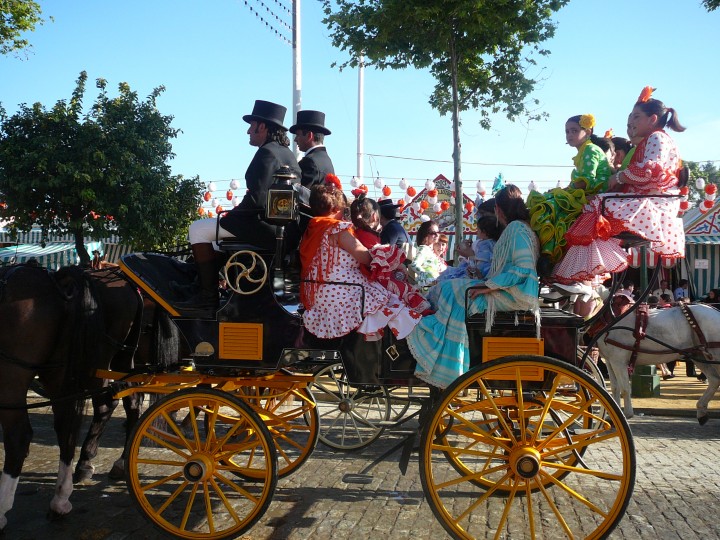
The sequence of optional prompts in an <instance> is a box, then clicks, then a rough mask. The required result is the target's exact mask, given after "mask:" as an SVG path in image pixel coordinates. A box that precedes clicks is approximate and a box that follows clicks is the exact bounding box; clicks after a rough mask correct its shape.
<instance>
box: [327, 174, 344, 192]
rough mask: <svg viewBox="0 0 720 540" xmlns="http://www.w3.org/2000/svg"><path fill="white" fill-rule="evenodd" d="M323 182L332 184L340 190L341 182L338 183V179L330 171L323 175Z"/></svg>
mask: <svg viewBox="0 0 720 540" xmlns="http://www.w3.org/2000/svg"><path fill="white" fill-rule="evenodd" d="M325 183H326V184H332V185H333V186H335V187H336V188H338V189H339V190H340V191H342V184H341V183H340V179H339V178H338V177H337V176H335V175H334V174H332V173H328V174H326V175H325Z"/></svg>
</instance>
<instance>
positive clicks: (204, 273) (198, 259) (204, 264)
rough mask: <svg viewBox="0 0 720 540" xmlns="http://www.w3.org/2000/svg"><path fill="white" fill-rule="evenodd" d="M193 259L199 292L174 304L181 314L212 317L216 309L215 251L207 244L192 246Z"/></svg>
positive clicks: (217, 281) (216, 275) (216, 273)
mask: <svg viewBox="0 0 720 540" xmlns="http://www.w3.org/2000/svg"><path fill="white" fill-rule="evenodd" d="M192 252H193V257H194V258H195V266H197V272H198V282H199V283H200V290H199V291H198V292H197V293H195V294H194V295H193V296H191V297H190V298H189V299H187V300H183V301H182V302H175V307H176V308H178V309H179V310H180V311H182V312H183V313H191V314H194V315H199V316H202V317H214V316H215V313H216V312H217V309H218V298H219V297H218V284H219V280H218V269H217V266H216V264H215V250H214V249H213V245H212V244H209V243H202V244H193V245H192Z"/></svg>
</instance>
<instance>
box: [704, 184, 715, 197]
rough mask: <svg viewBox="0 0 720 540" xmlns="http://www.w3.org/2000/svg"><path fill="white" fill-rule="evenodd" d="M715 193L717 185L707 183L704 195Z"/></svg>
mask: <svg viewBox="0 0 720 540" xmlns="http://www.w3.org/2000/svg"><path fill="white" fill-rule="evenodd" d="M715 193H717V186H716V185H715V184H707V185H706V186H705V194H706V195H713V194H715Z"/></svg>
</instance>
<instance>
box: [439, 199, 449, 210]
mask: <svg viewBox="0 0 720 540" xmlns="http://www.w3.org/2000/svg"><path fill="white" fill-rule="evenodd" d="M440 208H441V209H442V211H443V212H445V211H446V210H447V209H448V208H450V203H449V202H447V201H443V202H441V203H440Z"/></svg>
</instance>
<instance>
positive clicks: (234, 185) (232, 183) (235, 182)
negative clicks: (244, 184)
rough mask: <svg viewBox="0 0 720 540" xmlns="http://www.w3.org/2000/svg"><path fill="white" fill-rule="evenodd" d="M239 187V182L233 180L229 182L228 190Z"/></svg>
mask: <svg viewBox="0 0 720 540" xmlns="http://www.w3.org/2000/svg"><path fill="white" fill-rule="evenodd" d="M239 187H240V182H238V181H237V180H235V179H232V180H230V189H237V188H239Z"/></svg>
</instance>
